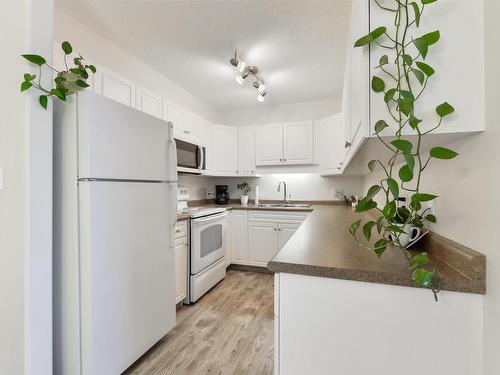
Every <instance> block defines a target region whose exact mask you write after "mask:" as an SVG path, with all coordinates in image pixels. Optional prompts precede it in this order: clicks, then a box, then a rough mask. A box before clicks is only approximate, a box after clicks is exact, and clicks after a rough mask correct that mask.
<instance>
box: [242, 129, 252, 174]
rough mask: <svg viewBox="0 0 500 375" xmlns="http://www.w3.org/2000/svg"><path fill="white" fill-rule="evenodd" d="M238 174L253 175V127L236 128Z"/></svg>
mask: <svg viewBox="0 0 500 375" xmlns="http://www.w3.org/2000/svg"><path fill="white" fill-rule="evenodd" d="M238 174H239V175H240V176H253V175H255V127H253V126H245V127H241V128H238Z"/></svg>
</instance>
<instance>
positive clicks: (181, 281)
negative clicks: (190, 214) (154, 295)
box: [174, 221, 189, 304]
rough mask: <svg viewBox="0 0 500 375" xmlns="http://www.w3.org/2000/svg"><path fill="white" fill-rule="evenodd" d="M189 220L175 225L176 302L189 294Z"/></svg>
mask: <svg viewBox="0 0 500 375" xmlns="http://www.w3.org/2000/svg"><path fill="white" fill-rule="evenodd" d="M188 246H189V245H188V240H187V221H181V222H178V223H177V225H176V226H175V254H174V256H175V303H176V304H177V303H179V302H181V301H183V300H184V299H185V298H186V296H187V277H188V275H187V268H188V251H189V247H188Z"/></svg>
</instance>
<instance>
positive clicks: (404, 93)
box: [399, 90, 415, 101]
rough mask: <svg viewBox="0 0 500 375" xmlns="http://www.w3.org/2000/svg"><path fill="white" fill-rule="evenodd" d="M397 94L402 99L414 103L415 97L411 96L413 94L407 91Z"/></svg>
mask: <svg viewBox="0 0 500 375" xmlns="http://www.w3.org/2000/svg"><path fill="white" fill-rule="evenodd" d="M399 93H400V94H401V96H402V97H403V98H404V99H410V100H411V101H415V97H414V96H413V93H412V92H411V91H408V90H399Z"/></svg>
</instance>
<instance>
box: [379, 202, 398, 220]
mask: <svg viewBox="0 0 500 375" xmlns="http://www.w3.org/2000/svg"><path fill="white" fill-rule="evenodd" d="M396 211H397V206H396V201H391V202H389V203H387V204H386V205H385V207H384V209H383V210H382V213H383V215H384V217H385V218H386V219H387V220H390V219H392V217H393V216H394V215H396Z"/></svg>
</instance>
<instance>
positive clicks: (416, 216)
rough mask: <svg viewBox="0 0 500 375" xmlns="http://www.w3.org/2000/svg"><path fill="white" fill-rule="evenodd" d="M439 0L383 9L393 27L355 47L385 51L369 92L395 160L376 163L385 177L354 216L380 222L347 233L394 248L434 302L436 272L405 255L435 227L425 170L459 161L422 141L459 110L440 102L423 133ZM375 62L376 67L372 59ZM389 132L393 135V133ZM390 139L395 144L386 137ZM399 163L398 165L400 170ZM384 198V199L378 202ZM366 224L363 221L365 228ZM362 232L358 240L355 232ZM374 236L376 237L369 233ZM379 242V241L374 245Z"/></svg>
mask: <svg viewBox="0 0 500 375" xmlns="http://www.w3.org/2000/svg"><path fill="white" fill-rule="evenodd" d="M435 2H436V0H420V4H418V3H417V2H416V1H412V2H410V1H408V0H404V1H393V2H391V5H386V4H380V2H379V1H377V0H376V1H375V3H376V5H377V6H379V7H380V8H381V9H382V10H383V11H385V12H387V13H388V14H390V15H392V18H393V21H394V22H392V23H391V24H390V26H378V25H377V26H378V27H376V28H374V29H373V30H372V31H371V32H370V33H369V34H367V35H364V36H362V37H361V38H359V39H358V40H357V41H356V42H355V44H354V47H363V46H367V45H370V49H371V50H370V51H371V52H370V53H373V52H376V51H380V52H381V56H380V58H379V59H377V60H376V61H378V65H376V66H373V67H372V69H373V70H374V71H375V72H376V74H374V75H373V77H372V81H371V89H372V91H373V92H374V93H376V94H377V95H378V97H377V98H374V100H378V101H380V104H381V105H383V106H384V107H385V109H386V113H387V115H388V116H387V119H388V120H387V121H386V120H384V119H374V124H373V129H374V134H373V135H374V136H376V137H377V140H378V141H380V142H381V143H382V144H383V145H384V147H385V148H387V149H388V150H390V152H389V154H390V156H389V157H388V158H387V159H385V158H380V159H375V160H371V161H370V162H369V163H368V169H369V171H370V172H373V171H374V170H375V168H380V169H381V171H382V172H383V174H384V176H383V177H382V179H381V180H380V182H379V183H378V184H375V185H373V186H371V187H370V188H369V189H368V192H367V194H366V196H365V197H363V199H361V200H360V202H359V204H358V206H357V207H356V212H359V213H361V212H364V211H372V212H376V213H377V216H378V217H377V218H376V219H374V220H370V219H369V216H365V217H364V218H363V219H365V218H366V219H368V220H363V219H360V220H357V221H355V222H354V223H352V225H351V227H350V229H349V231H350V233H351V234H352V235H353V236H354V238H355V240H356V241H357V242H358V243H359V244H360V245H361V246H362V247H364V248H366V249H367V250H371V251H373V252H375V254H376V255H377V256H378V257H381V256H382V254H383V253H384V251H386V250H387V249H389V245H394V246H395V247H397V248H399V249H400V250H401V251H402V253H403V254H404V256H405V257H406V259H407V260H408V268H409V270H410V272H411V278H412V279H413V281H414V282H415V283H416V285H418V286H422V287H425V288H429V289H430V290H431V291H432V292H433V293H434V297H435V299H436V301H437V293H438V292H439V288H438V287H437V285H436V284H435V278H434V275H435V269H434V267H433V265H432V263H431V260H430V259H429V257H428V255H427V254H426V253H421V254H417V255H413V254H411V253H410V252H409V251H408V250H407V245H408V244H409V243H410V241H411V239H412V238H413V239H415V238H416V237H418V233H416V234H415V232H418V231H419V229H420V227H422V226H423V224H424V222H431V223H435V222H436V217H435V216H434V215H432V214H430V213H427V210H423V204H425V202H429V201H432V200H434V199H436V198H437V196H436V195H434V194H432V193H429V192H423V191H422V181H423V174H424V171H425V169H426V167H427V165H428V164H429V163H431V162H432V161H433V160H436V159H441V160H449V159H453V158H455V157H456V156H457V155H458V154H457V153H456V152H455V151H453V150H450V149H448V148H445V147H433V148H431V149H430V150H429V151H425V150H424V149H423V146H422V145H423V144H424V138H425V137H426V136H427V135H428V134H430V133H433V132H434V131H435V130H437V129H438V128H439V127H440V126H441V125H442V123H443V121H445V118H446V117H447V116H451V115H452V114H453V112H454V111H455V109H454V108H453V106H452V105H450V104H449V103H447V102H443V103H441V104H438V103H436V104H437V105H436V107H434V108H433V109H434V112H435V115H436V116H435V119H434V120H433V121H434V122H433V123H432V124H430V125H432V126H431V127H430V130H425V128H424V127H423V126H422V125H423V123H424V122H425V121H424V120H423V118H422V117H423V116H422V113H423V112H424V111H426V110H429V108H422V107H421V105H420V103H421V102H420V100H419V99H420V98H421V97H422V96H423V95H425V93H426V92H427V89H429V88H430V86H431V84H430V82H431V81H432V80H433V78H434V76H435V75H437V72H436V70H435V69H434V68H433V67H432V66H431V65H430V59H429V56H430V51H431V50H432V49H433V48H436V47H435V45H436V44H437V43H438V41H439V39H440V37H441V35H440V32H439V30H434V31H431V32H428V33H426V34H423V35H422V34H419V27H420V25H421V20H422V19H423V18H424V14H423V13H424V9H425V10H427V8H428V7H430V6H431V4H432V3H435ZM372 61H375V58H374V56H372ZM390 130H392V132H391V131H390ZM382 132H383V133H384V135H390V136H392V138H386V137H385V136H384V137H382ZM405 133H412V134H413V135H414V139H413V140H409V139H407V138H405V137H404V136H403V135H404V134H405ZM400 163H401V165H399V164H400ZM401 192H403V193H404V194H411V197H410V203H409V205H408V207H398V201H399V197H400V195H401ZM376 196H379V197H380V199H375V198H376ZM363 221H364V222H363ZM360 228H361V229H362V231H361V232H362V235H359V234H358V233H359V232H360V231H358V229H360ZM374 229H376V231H375V235H374V236H372V233H373V231H374ZM373 237H375V238H373Z"/></svg>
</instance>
